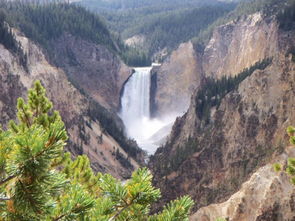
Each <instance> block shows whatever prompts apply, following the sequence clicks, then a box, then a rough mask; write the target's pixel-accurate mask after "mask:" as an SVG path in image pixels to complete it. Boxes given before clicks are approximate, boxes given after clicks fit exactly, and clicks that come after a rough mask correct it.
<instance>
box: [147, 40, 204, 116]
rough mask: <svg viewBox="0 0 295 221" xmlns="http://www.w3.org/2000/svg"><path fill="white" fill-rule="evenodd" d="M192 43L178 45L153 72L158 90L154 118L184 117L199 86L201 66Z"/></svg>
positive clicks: (155, 97) (154, 104)
mask: <svg viewBox="0 0 295 221" xmlns="http://www.w3.org/2000/svg"><path fill="white" fill-rule="evenodd" d="M200 64H201V57H200V56H198V55H197V54H196V52H195V50H194V48H193V44H192V43H191V42H187V43H183V44H181V45H180V46H179V47H178V49H177V50H175V51H174V52H172V54H171V55H170V57H169V58H168V59H167V60H166V61H165V62H164V63H163V65H162V66H161V67H160V69H158V70H157V71H156V73H155V74H156V75H157V77H156V84H157V90H156V91H155V95H153V97H154V98H153V99H154V102H153V103H152V104H153V107H152V113H153V115H154V116H164V115H167V114H174V113H184V112H185V111H186V110H187V108H188V106H189V102H190V99H189V98H190V97H191V95H192V93H193V91H194V90H195V88H196V87H198V86H199V85H200V83H201V78H202V77H201V73H202V66H201V65H200Z"/></svg>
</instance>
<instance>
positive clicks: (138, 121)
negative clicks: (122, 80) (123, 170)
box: [120, 67, 176, 154]
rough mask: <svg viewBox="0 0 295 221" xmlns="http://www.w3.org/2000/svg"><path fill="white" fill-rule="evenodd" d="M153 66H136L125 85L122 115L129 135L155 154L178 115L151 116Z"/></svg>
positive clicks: (143, 147) (122, 98) (150, 152)
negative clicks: (160, 117) (152, 117)
mask: <svg viewBox="0 0 295 221" xmlns="http://www.w3.org/2000/svg"><path fill="white" fill-rule="evenodd" d="M151 69H152V67H143V68H135V69H134V70H135V72H134V73H133V75H132V76H131V77H130V78H129V80H128V81H127V82H126V84H125V86H124V91H123V94H122V97H121V106H122V108H121V112H120V116H121V118H122V120H123V122H124V124H125V127H126V130H127V135H128V136H129V137H130V138H133V139H135V140H136V141H137V143H138V145H139V146H140V147H141V148H142V149H144V150H145V151H147V152H148V153H149V154H153V153H154V152H155V151H156V149H157V147H158V146H159V145H160V144H161V143H162V141H163V140H165V137H166V136H167V135H168V133H169V132H170V130H171V127H172V123H173V122H174V120H175V117H176V115H174V116H167V117H165V118H163V119H151V117H150V85H151Z"/></svg>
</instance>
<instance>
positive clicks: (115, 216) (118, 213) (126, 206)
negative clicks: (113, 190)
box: [109, 194, 139, 221]
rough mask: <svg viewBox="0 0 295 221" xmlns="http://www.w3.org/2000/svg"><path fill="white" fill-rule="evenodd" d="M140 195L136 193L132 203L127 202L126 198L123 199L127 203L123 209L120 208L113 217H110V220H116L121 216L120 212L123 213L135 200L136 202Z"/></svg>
mask: <svg viewBox="0 0 295 221" xmlns="http://www.w3.org/2000/svg"><path fill="white" fill-rule="evenodd" d="M138 196H139V194H136V196H135V197H134V198H133V199H132V200H131V202H130V203H127V202H126V201H125V200H124V199H123V201H124V202H125V203H126V205H125V206H124V207H123V208H122V209H121V210H119V211H118V212H117V213H116V214H115V215H114V216H113V217H112V218H110V219H109V221H113V220H115V219H116V218H117V217H118V216H120V214H121V213H122V212H124V210H126V209H127V208H128V207H130V206H131V205H132V204H133V202H134V200H135V199H136V198H137V197H138Z"/></svg>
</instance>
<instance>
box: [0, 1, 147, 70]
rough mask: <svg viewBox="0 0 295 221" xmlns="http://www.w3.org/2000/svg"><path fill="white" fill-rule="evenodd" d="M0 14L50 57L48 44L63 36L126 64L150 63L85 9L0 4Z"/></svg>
mask: <svg viewBox="0 0 295 221" xmlns="http://www.w3.org/2000/svg"><path fill="white" fill-rule="evenodd" d="M0 8H1V11H0V14H1V16H2V17H3V18H4V19H5V21H6V22H7V23H8V24H9V25H10V26H11V27H16V28H18V29H20V30H21V31H22V32H23V33H24V34H25V35H26V36H27V37H28V38H30V39H31V40H33V41H35V42H37V43H38V44H40V45H41V46H42V47H43V48H44V49H45V50H46V52H47V54H48V55H49V57H50V56H52V53H53V52H52V50H51V48H52V47H51V44H53V43H54V40H56V39H57V38H59V37H60V36H62V35H63V34H65V33H70V34H71V35H73V36H76V37H80V38H82V39H85V40H87V41H90V42H93V43H96V44H101V45H104V46H105V47H107V48H108V49H109V50H111V51H112V52H113V53H115V54H118V55H120V56H121V57H122V58H123V59H125V61H126V63H127V64H129V65H142V64H141V63H132V62H134V61H135V62H138V61H139V62H142V63H144V65H147V64H149V63H150V61H149V60H148V59H147V57H146V56H145V54H144V53H142V52H139V51H138V50H137V49H133V48H131V47H128V46H125V45H124V43H123V42H122V41H121V39H120V38H117V37H114V36H113V35H112V34H111V33H110V32H109V30H108V28H107V26H106V25H105V23H104V22H103V21H102V19H101V18H100V17H99V16H98V15H96V14H94V13H91V12H90V11H88V10H86V9H85V8H84V7H81V6H78V5H75V4H67V3H61V2H60V1H57V2H56V3H55V2H53V3H47V4H42V3H41V2H40V1H32V2H25V1H12V2H11V1H5V0H1V1H0Z"/></svg>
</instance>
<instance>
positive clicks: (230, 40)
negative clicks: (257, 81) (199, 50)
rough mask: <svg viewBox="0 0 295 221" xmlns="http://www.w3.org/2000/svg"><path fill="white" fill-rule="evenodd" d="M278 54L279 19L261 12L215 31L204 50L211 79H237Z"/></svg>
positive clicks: (204, 65) (205, 65)
mask: <svg viewBox="0 0 295 221" xmlns="http://www.w3.org/2000/svg"><path fill="white" fill-rule="evenodd" d="M277 51H278V25H277V22H276V21H275V18H274V17H268V18H264V16H263V15H262V14H261V13H259V12H257V13H255V14H253V15H250V16H247V17H244V18H242V19H239V20H236V21H232V22H230V23H228V24H225V25H222V26H220V27H218V28H217V29H215V31H214V32H213V36H212V38H211V40H210V42H209V43H208V45H207V47H206V48H205V50H204V55H203V69H204V71H205V75H206V76H207V77H208V76H211V77H214V78H215V77H217V78H220V77H221V76H224V75H227V76H233V75H235V74H238V73H239V72H241V71H242V70H243V69H245V68H247V67H250V66H251V65H254V64H255V63H256V62H257V61H259V60H263V59H264V58H267V57H271V56H273V54H275V53H276V52H277ZM237 55H238V56H237Z"/></svg>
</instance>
